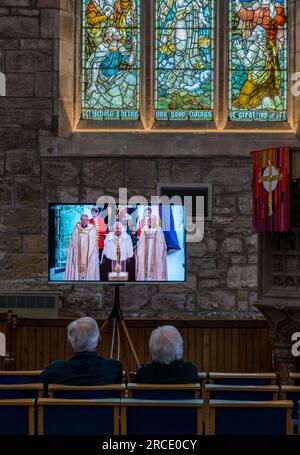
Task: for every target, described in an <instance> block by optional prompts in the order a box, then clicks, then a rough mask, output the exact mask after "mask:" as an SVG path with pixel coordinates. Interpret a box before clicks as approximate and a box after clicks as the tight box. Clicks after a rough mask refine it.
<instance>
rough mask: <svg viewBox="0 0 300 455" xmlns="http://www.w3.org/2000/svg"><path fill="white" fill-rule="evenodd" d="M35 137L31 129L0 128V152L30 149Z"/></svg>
mask: <svg viewBox="0 0 300 455" xmlns="http://www.w3.org/2000/svg"><path fill="white" fill-rule="evenodd" d="M35 142H36V135H35V131H34V130H33V129H22V128H9V129H8V128H0V151H1V150H8V149H11V148H19V147H23V148H30V147H33V146H34V145H35Z"/></svg>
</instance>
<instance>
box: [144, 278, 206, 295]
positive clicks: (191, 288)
mask: <svg viewBox="0 0 300 455" xmlns="http://www.w3.org/2000/svg"><path fill="white" fill-rule="evenodd" d="M196 291H197V276H196V274H194V273H187V281H186V282H185V283H180V284H177V283H174V284H172V283H170V284H168V283H165V284H162V285H159V286H155V287H154V288H153V294H155V293H156V292H157V293H160V292H162V293H164V294H167V293H170V294H176V293H178V292H179V293H180V292H186V293H188V294H190V293H191V292H196Z"/></svg>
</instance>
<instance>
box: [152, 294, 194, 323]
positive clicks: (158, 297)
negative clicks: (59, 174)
mask: <svg viewBox="0 0 300 455" xmlns="http://www.w3.org/2000/svg"><path fill="white" fill-rule="evenodd" d="M185 306H186V296H185V294H184V293H182V294H178V293H177V294H175V295H173V294H163V293H159V294H155V295H154V296H153V297H152V299H151V310H152V312H153V313H154V314H157V315H158V316H162V315H164V314H166V315H168V317H169V318H170V319H176V317H177V316H178V314H180V313H183V312H184V310H185Z"/></svg>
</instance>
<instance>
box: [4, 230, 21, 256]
mask: <svg viewBox="0 0 300 455" xmlns="http://www.w3.org/2000/svg"><path fill="white" fill-rule="evenodd" d="M21 249H22V238H21V236H20V235H19V236H18V235H10V234H9V233H7V234H5V235H3V234H2V235H1V236H0V251H6V252H7V253H19V252H20V251H21Z"/></svg>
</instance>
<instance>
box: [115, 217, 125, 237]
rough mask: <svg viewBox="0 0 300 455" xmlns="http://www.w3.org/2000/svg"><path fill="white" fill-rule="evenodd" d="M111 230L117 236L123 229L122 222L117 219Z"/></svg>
mask: <svg viewBox="0 0 300 455" xmlns="http://www.w3.org/2000/svg"><path fill="white" fill-rule="evenodd" d="M113 230H114V233H115V235H117V236H118V237H119V236H120V235H121V234H122V231H123V225H122V223H120V222H119V221H117V222H116V223H115V224H114V226H113Z"/></svg>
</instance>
